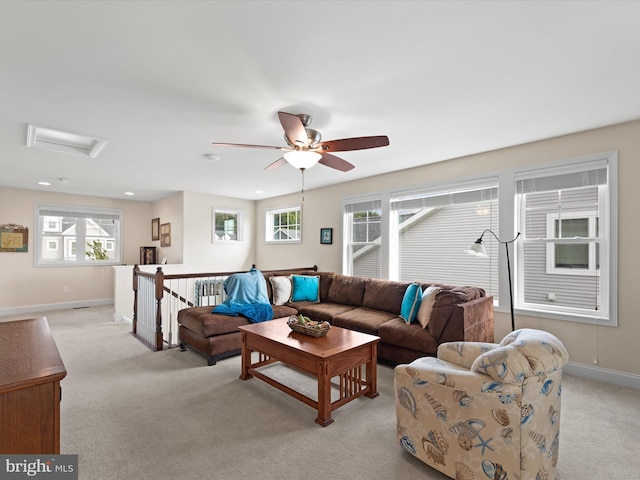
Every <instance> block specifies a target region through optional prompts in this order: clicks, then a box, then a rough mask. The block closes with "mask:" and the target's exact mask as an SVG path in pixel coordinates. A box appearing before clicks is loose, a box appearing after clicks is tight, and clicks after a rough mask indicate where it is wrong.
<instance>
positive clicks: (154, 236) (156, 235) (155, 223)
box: [151, 218, 160, 240]
mask: <svg viewBox="0 0 640 480" xmlns="http://www.w3.org/2000/svg"><path fill="white" fill-rule="evenodd" d="M151 240H160V219H159V218H154V219H152V220H151Z"/></svg>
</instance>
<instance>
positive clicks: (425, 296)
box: [416, 285, 442, 328]
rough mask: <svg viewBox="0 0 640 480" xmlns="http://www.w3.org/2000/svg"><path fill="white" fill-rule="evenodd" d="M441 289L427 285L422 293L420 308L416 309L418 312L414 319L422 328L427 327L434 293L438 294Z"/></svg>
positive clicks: (434, 297) (434, 298)
mask: <svg viewBox="0 0 640 480" xmlns="http://www.w3.org/2000/svg"><path fill="white" fill-rule="evenodd" d="M441 291H442V288H440V287H434V286H433V285H432V286H430V287H427V288H426V289H425V290H424V292H423V293H422V302H420V308H419V309H418V314H417V315H416V320H417V322H418V323H419V324H420V325H421V326H422V328H427V325H429V319H430V318H431V310H432V309H433V304H434V302H435V301H436V295H438V294H439V293H440V292H441Z"/></svg>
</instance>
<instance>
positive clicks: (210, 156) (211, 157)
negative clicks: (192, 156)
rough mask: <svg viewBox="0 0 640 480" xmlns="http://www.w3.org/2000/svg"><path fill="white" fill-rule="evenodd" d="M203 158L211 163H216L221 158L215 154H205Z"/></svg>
mask: <svg viewBox="0 0 640 480" xmlns="http://www.w3.org/2000/svg"><path fill="white" fill-rule="evenodd" d="M204 158H206V159H207V160H211V161H212V162H217V161H218V160H220V159H221V158H222V157H221V156H220V155H216V154H215V153H205V154H204Z"/></svg>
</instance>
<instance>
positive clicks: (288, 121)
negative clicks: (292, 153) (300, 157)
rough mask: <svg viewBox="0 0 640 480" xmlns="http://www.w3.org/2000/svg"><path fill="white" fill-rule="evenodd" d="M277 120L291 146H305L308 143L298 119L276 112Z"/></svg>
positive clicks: (300, 121) (289, 114)
mask: <svg viewBox="0 0 640 480" xmlns="http://www.w3.org/2000/svg"><path fill="white" fill-rule="evenodd" d="M278 118H279V119H280V123H281V124H282V128H284V134H285V135H286V136H287V138H288V139H289V140H290V141H291V143H293V144H300V145H306V144H307V143H309V138H308V137H307V131H306V130H305V129H304V125H303V123H302V120H300V117H298V116H297V115H294V114H292V113H287V112H278Z"/></svg>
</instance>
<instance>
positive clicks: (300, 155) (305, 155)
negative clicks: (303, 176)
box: [284, 150, 322, 169]
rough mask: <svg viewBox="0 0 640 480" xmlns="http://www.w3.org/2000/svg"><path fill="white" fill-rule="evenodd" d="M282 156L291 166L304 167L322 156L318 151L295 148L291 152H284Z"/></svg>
mask: <svg viewBox="0 0 640 480" xmlns="http://www.w3.org/2000/svg"><path fill="white" fill-rule="evenodd" d="M284 158H285V160H286V161H287V162H289V163H290V164H291V165H292V166H293V167H295V168H299V169H304V168H311V167H313V166H314V165H315V164H316V163H318V160H320V159H321V158H322V155H321V154H319V153H318V152H309V151H305V150H295V151H293V152H287V153H285V154H284Z"/></svg>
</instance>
